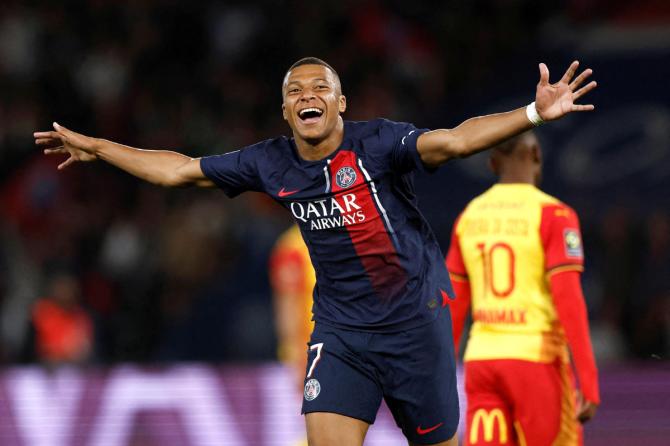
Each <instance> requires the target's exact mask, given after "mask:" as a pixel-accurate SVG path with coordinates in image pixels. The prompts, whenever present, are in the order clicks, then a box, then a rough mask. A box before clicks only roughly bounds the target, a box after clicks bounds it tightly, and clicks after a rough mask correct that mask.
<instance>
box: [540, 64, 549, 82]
mask: <svg viewBox="0 0 670 446" xmlns="http://www.w3.org/2000/svg"><path fill="white" fill-rule="evenodd" d="M540 85H549V68H547V66H546V65H545V64H543V63H541V64H540Z"/></svg>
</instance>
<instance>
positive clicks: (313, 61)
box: [282, 57, 342, 94]
mask: <svg viewBox="0 0 670 446" xmlns="http://www.w3.org/2000/svg"><path fill="white" fill-rule="evenodd" d="M301 65H321V66H323V67H326V68H328V69H329V70H330V72H331V73H333V75H334V76H335V81H336V84H337V88H338V89H339V94H342V82H341V81H340V75H339V74H337V71H335V68H333V67H331V66H330V64H329V63H328V62H326V61H325V60H323V59H319V58H318V57H303V58H302V59H300V60H298V61H297V62H295V63H294V64H293V65H291V66H290V67H289V69H288V70H286V74H284V83H285V82H286V80H287V78H288V74H289V73H290V72H291V70H293V69H294V68H296V67H299V66H301ZM283 85H285V84H283ZM282 91H283V89H282ZM282 94H283V93H282Z"/></svg>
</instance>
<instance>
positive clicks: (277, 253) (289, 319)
mask: <svg viewBox="0 0 670 446" xmlns="http://www.w3.org/2000/svg"><path fill="white" fill-rule="evenodd" d="M270 283H271V284H272V291H273V303H274V311H275V326H276V329H277V338H278V344H279V345H278V352H277V356H278V358H279V360H280V361H281V362H282V363H283V364H285V365H287V366H288V367H289V368H290V369H291V373H292V378H293V380H294V382H295V383H296V390H299V391H300V395H302V389H303V386H304V384H305V368H306V367H307V354H306V353H305V352H306V351H307V343H308V342H309V337H310V335H311V334H312V330H313V329H314V322H312V293H313V292H314V284H315V283H316V276H315V274H314V268H313V267H312V262H311V261H310V259H309V251H308V250H307V246H305V242H304V240H303V239H302V236H301V235H300V228H299V227H298V226H297V225H293V226H291V227H290V228H289V229H287V230H286V231H284V233H283V234H282V235H281V236H280V237H279V239H278V240H277V243H276V244H275V247H274V249H273V250H272V254H271V256H270ZM298 444H300V445H306V444H307V442H306V441H304V442H301V443H298Z"/></svg>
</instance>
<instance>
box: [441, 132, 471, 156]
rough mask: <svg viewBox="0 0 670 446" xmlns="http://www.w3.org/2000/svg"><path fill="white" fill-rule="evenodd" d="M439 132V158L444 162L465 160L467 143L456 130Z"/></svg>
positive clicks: (467, 153)
mask: <svg viewBox="0 0 670 446" xmlns="http://www.w3.org/2000/svg"><path fill="white" fill-rule="evenodd" d="M441 132H442V137H443V142H442V150H441V156H442V158H443V160H444V161H447V160H450V159H453V158H465V157H466V156H468V155H469V152H468V145H467V142H466V141H465V139H464V138H463V137H462V135H460V133H459V132H458V130H457V129H450V130H441ZM444 161H443V162H444Z"/></svg>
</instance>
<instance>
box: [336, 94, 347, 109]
mask: <svg viewBox="0 0 670 446" xmlns="http://www.w3.org/2000/svg"><path fill="white" fill-rule="evenodd" d="M337 109H338V110H339V111H340V113H344V112H345V111H346V110H347V98H346V97H345V96H344V95H343V94H341V95H340V97H339V98H338V104H337Z"/></svg>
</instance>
